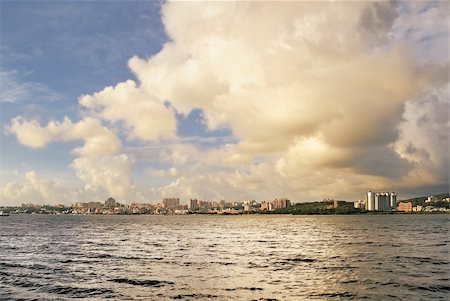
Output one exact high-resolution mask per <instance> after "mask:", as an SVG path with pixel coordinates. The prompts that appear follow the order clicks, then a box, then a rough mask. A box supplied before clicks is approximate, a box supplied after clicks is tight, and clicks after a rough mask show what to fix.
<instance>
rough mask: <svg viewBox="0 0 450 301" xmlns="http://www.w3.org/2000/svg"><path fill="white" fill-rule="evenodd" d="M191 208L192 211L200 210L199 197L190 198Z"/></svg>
mask: <svg viewBox="0 0 450 301" xmlns="http://www.w3.org/2000/svg"><path fill="white" fill-rule="evenodd" d="M189 210H191V211H195V210H198V201H197V199H190V200H189Z"/></svg>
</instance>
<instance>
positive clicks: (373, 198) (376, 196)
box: [365, 190, 397, 211]
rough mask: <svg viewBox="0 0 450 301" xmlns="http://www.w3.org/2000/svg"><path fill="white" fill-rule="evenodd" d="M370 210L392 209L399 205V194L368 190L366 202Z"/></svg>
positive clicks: (367, 208)
mask: <svg viewBox="0 0 450 301" xmlns="http://www.w3.org/2000/svg"><path fill="white" fill-rule="evenodd" d="M365 207H366V210H368V211H391V210H395V208H396V207H397V194H395V192H391V193H389V192H372V191H370V190H369V191H368V192H367V199H366V204H365Z"/></svg>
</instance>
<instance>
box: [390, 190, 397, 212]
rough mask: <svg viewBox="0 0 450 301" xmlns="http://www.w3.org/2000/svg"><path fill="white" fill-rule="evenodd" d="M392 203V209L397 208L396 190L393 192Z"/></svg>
mask: <svg viewBox="0 0 450 301" xmlns="http://www.w3.org/2000/svg"><path fill="white" fill-rule="evenodd" d="M390 205H391V210H397V194H395V192H391V195H390Z"/></svg>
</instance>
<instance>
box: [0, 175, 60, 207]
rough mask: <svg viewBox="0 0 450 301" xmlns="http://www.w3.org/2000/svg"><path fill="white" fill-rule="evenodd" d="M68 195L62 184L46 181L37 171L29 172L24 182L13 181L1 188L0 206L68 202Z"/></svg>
mask: <svg viewBox="0 0 450 301" xmlns="http://www.w3.org/2000/svg"><path fill="white" fill-rule="evenodd" d="M67 194H68V191H67V189H66V188H65V187H64V186H63V185H62V184H60V183H58V182H52V181H48V180H44V179H42V178H40V177H39V175H38V174H37V173H36V172H35V171H28V172H26V173H25V179H24V181H23V182H19V181H12V182H10V183H7V184H6V185H5V186H3V187H0V204H2V203H3V204H5V205H6V204H14V203H16V204H17V203H18V202H24V203H27V202H35V203H40V204H42V203H46V204H48V203H55V202H59V201H61V200H66V198H67Z"/></svg>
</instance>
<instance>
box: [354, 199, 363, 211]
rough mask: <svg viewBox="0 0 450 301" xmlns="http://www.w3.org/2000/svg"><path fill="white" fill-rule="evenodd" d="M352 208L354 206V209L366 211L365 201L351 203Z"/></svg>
mask: <svg viewBox="0 0 450 301" xmlns="http://www.w3.org/2000/svg"><path fill="white" fill-rule="evenodd" d="M353 206H354V207H355V208H356V209H361V210H364V209H366V201H364V200H358V201H355V202H354V203H353Z"/></svg>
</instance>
